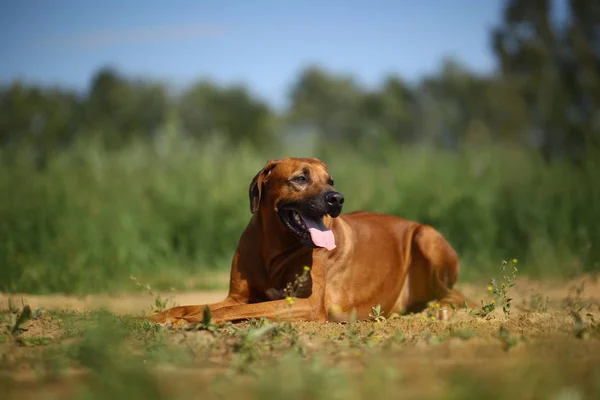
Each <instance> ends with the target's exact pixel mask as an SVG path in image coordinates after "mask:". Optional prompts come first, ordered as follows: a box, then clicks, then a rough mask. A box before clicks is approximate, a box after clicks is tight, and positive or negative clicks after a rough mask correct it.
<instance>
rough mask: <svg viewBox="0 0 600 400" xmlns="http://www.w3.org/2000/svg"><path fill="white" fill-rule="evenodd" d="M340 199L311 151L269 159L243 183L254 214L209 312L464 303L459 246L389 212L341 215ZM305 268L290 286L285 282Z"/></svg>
mask: <svg viewBox="0 0 600 400" xmlns="http://www.w3.org/2000/svg"><path fill="white" fill-rule="evenodd" d="M343 203H344V197H343V196H342V195H341V194H340V193H339V192H337V191H336V190H335V189H334V188H333V179H332V178H331V175H330V174H329V172H328V170H327V167H326V166H325V164H323V163H322V162H321V161H319V160H318V159H316V158H311V159H306V158H285V159H282V160H272V161H269V162H267V164H266V165H265V167H264V168H263V169H262V170H261V171H260V172H259V173H258V174H257V175H256V176H255V177H254V179H253V180H252V183H251V184H250V210H251V212H252V214H253V216H252V218H251V219H250V223H249V224H248V226H247V228H246V230H245V231H244V232H243V233H242V236H241V238H240V241H239V244H238V248H237V250H236V252H235V254H234V256H233V262H232V266H231V279H230V287H229V295H228V296H227V298H226V299H225V300H223V301H221V302H218V303H215V304H209V305H208V307H209V308H210V311H211V314H212V318H213V321H215V322H225V321H240V320H244V319H248V318H261V317H264V318H268V319H271V320H278V319H287V320H293V321H300V320H304V321H326V320H333V321H345V320H348V318H349V316H350V314H351V312H352V310H356V314H355V315H356V317H357V318H358V319H365V318H368V316H369V312H370V311H371V308H372V307H373V306H375V305H377V304H380V305H381V310H382V311H383V312H384V315H386V316H389V315H390V314H392V313H403V312H410V311H415V312H416V311H421V310H423V309H424V308H425V307H426V305H427V303H428V302H430V301H432V300H437V301H439V303H440V305H441V306H442V307H444V306H448V305H452V306H456V307H461V306H462V305H463V304H464V301H465V299H464V297H463V296H462V295H461V294H460V293H459V292H457V291H455V290H452V286H453V285H454V283H455V282H456V280H457V278H458V271H459V267H458V258H457V255H456V252H455V251H454V250H453V249H452V247H451V246H450V244H448V242H447V241H446V240H445V239H444V238H443V237H442V235H441V234H440V233H438V232H437V231H436V230H435V229H433V228H431V227H429V226H426V225H421V224H418V223H416V222H412V221H407V220H405V219H402V218H399V217H395V216H391V215H384V214H377V213H372V212H354V213H350V214H345V215H341V216H340V213H341V211H342V205H343ZM309 268H310V269H309ZM307 270H309V271H310V273H309V274H307V275H305V278H306V280H305V282H303V284H301V285H296V287H295V288H294V292H295V293H288V292H286V287H288V285H289V284H292V283H293V282H294V281H296V282H297V281H298V280H297V277H298V276H302V274H303V272H304V271H307ZM289 295H293V296H294V297H292V298H287V296H289ZM205 307H206V306H205V305H196V306H181V307H174V308H171V309H169V310H167V311H164V312H161V313H159V314H155V315H153V316H151V317H149V318H150V320H152V321H155V322H158V323H175V324H177V323H181V322H192V323H193V322H199V321H200V320H201V319H202V313H203V309H204V308H205ZM448 311H449V310H448ZM444 315H447V314H445V313H444V314H442V315H441V316H442V317H443V316H444Z"/></svg>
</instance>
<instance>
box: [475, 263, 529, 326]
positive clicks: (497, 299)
mask: <svg viewBox="0 0 600 400" xmlns="http://www.w3.org/2000/svg"><path fill="white" fill-rule="evenodd" d="M517 263H518V260H517V259H516V258H513V259H512V261H511V262H510V265H511V266H512V274H511V275H510V276H509V275H508V274H507V269H508V265H509V262H508V261H505V260H502V273H503V275H502V281H501V282H500V284H498V283H497V282H496V278H493V277H492V279H491V280H490V284H489V285H488V287H487V289H488V291H489V292H491V293H492V295H493V296H494V297H493V299H492V300H491V301H490V302H488V303H485V302H484V301H483V300H482V301H481V311H478V312H475V314H474V315H477V316H479V317H487V316H488V315H489V314H490V313H491V312H492V311H494V310H495V309H496V308H497V307H498V305H500V306H501V307H502V311H503V312H504V314H505V315H507V316H508V315H510V308H511V302H512V300H513V299H512V298H510V297H508V291H509V290H510V289H511V288H512V287H513V286H515V281H516V278H517V272H518V269H517Z"/></svg>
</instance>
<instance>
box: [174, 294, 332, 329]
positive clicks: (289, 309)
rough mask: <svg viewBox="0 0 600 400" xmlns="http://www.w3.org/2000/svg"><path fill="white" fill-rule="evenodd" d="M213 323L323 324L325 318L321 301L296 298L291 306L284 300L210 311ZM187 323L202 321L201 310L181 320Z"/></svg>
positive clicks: (231, 306)
mask: <svg viewBox="0 0 600 400" xmlns="http://www.w3.org/2000/svg"><path fill="white" fill-rule="evenodd" d="M211 314H212V319H213V321H214V322H215V323H223V322H228V321H241V320H245V319H250V318H266V319H269V320H272V321H320V322H325V321H326V320H327V316H326V314H325V312H324V307H323V305H322V302H321V301H317V300H316V299H314V298H307V299H299V298H296V299H294V301H293V304H290V303H289V302H288V301H286V300H275V301H265V302H262V303H252V304H235V305H226V306H221V307H219V308H217V309H215V310H213V309H211ZM182 319H183V320H185V321H186V322H188V323H196V322H199V321H201V320H202V310H198V312H196V313H193V314H188V315H185V316H184V317H183V318H182Z"/></svg>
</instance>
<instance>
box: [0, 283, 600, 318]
mask: <svg viewBox="0 0 600 400" xmlns="http://www.w3.org/2000/svg"><path fill="white" fill-rule="evenodd" d="M582 282H583V283H584V285H583V286H581V285H582ZM486 287H487V284H486V283H480V284H462V285H459V286H458V288H459V289H460V290H462V291H463V292H464V293H465V294H466V295H467V296H468V297H470V298H472V299H474V300H475V301H477V302H478V301H479V299H482V298H484V297H485V296H486V295H487V291H486ZM580 287H582V288H583V290H582V291H581V294H580V296H581V297H582V298H583V299H586V300H589V301H592V302H600V279H599V278H598V277H597V276H584V277H579V278H577V279H573V280H570V281H558V280H555V281H550V280H546V281H536V280H530V279H519V280H518V281H517V285H516V286H515V287H514V288H513V289H511V295H512V297H513V298H514V300H513V304H514V305H515V306H517V307H519V306H526V305H530V303H531V302H532V301H533V302H535V301H536V299H537V300H539V301H544V300H545V299H546V298H548V300H549V301H550V302H559V301H562V300H564V299H565V298H566V297H567V296H569V294H571V295H572V296H574V295H576V291H575V289H576V288H580ZM157 295H160V298H161V299H162V300H163V301H164V300H168V304H167V305H168V306H169V307H170V306H173V305H186V304H206V303H212V302H216V301H219V300H222V299H224V298H225V296H226V295H227V290H203V291H190V292H177V293H172V292H159V293H155V294H149V293H145V292H144V293H125V294H120V295H105V294H94V295H85V296H76V295H62V294H51V295H33V294H27V293H14V294H8V293H0V309H7V308H8V306H9V303H11V302H12V304H14V305H16V306H20V305H21V302H24V303H25V304H29V305H30V306H31V307H32V308H34V309H36V308H44V309H46V310H77V311H85V310H92V309H99V308H104V309H106V310H107V311H111V312H113V313H116V314H140V313H142V312H143V311H144V310H146V309H148V308H149V307H152V306H154V303H155V300H156V296H157Z"/></svg>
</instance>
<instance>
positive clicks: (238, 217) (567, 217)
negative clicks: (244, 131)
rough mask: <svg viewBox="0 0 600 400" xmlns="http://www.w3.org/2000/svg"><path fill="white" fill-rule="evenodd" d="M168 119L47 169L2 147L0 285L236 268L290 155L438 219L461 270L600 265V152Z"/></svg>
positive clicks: (59, 157) (381, 206) (367, 194)
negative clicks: (326, 140)
mask: <svg viewBox="0 0 600 400" xmlns="http://www.w3.org/2000/svg"><path fill="white" fill-rule="evenodd" d="M169 132H170V133H171V136H169V135H165V136H164V137H160V138H159V139H158V140H157V141H156V142H155V143H145V142H139V143H136V144H134V145H131V146H128V147H124V148H121V149H119V150H116V151H112V152H108V151H104V150H102V149H101V148H99V147H98V146H95V145H94V144H93V143H80V144H79V145H77V146H75V147H74V148H71V149H69V150H67V151H65V152H62V153H57V154H56V155H55V156H54V157H52V158H51V159H50V161H49V164H48V166H47V168H46V169H44V170H40V171H38V170H35V169H34V168H33V166H32V163H31V162H30V161H31V159H32V157H31V154H28V153H27V152H26V151H17V150H14V149H13V150H5V151H4V152H2V153H0V165H1V166H2V167H1V168H0V290H1V291H9V292H13V291H25V292H37V293H40V292H97V291H106V290H135V289H136V286H135V285H134V284H132V282H131V280H130V276H131V275H133V276H135V277H136V278H138V279H139V280H140V281H143V282H148V283H150V284H151V285H153V287H154V286H157V287H160V288H168V287H175V288H176V289H178V290H182V289H187V288H189V287H188V286H189V285H188V286H186V284H188V282H186V277H189V276H198V277H202V276H203V274H205V275H206V273H210V272H211V271H215V270H217V271H223V270H227V269H228V268H229V266H230V260H231V257H232V254H233V251H234V249H235V247H236V244H237V241H238V238H239V236H240V234H241V232H242V230H243V229H244V227H245V226H246V224H247V222H248V220H249V219H250V211H249V204H248V193H247V190H248V185H249V183H250V180H251V179H252V177H253V176H254V174H256V172H257V171H258V170H259V169H260V168H262V167H263V165H264V164H265V162H266V161H267V159H269V158H279V157H284V156H318V157H320V158H321V159H323V160H324V161H325V162H326V163H327V164H328V166H329V167H330V170H331V172H332V174H333V177H334V178H335V181H336V186H337V187H338V189H339V190H340V191H341V192H342V193H343V194H344V195H345V197H346V203H345V211H346V212H349V211H352V210H358V209H366V210H373V211H380V212H387V213H392V214H395V215H399V216H403V217H406V218H409V219H413V220H417V221H419V222H423V223H428V224H431V225H433V226H434V227H436V228H437V229H439V230H440V231H441V232H442V233H443V234H445V235H446V237H447V238H448V240H449V241H450V242H451V244H452V245H453V246H454V247H455V248H456V249H457V251H458V252H459V255H460V258H461V264H462V272H461V273H462V277H461V279H471V278H481V277H486V276H488V275H489V272H490V271H491V270H492V269H493V268H494V267H495V265H496V262H497V260H499V259H510V258H513V257H516V258H518V259H519V260H521V261H522V263H521V265H523V266H524V267H523V270H522V271H521V272H523V273H525V274H533V275H553V274H554V275H559V276H572V275H576V274H579V273H582V272H587V271H600V228H599V227H598V224H597V221H600V201H598V199H600V180H599V179H598V178H597V176H596V172H595V171H598V170H600V166H599V164H600V162H598V161H592V160H589V161H588V162H587V164H585V165H582V166H580V167H572V166H568V165H561V164H556V165H552V166H546V165H544V163H543V162H542V161H541V160H539V159H538V158H537V157H536V156H535V155H533V154H529V153H526V152H523V151H520V150H517V149H508V148H500V147H486V148H471V149H468V148H466V149H463V150H461V151H459V152H449V151H444V150H434V149H428V148H411V147H406V146H404V147H398V146H395V145H389V144H386V143H372V144H371V145H365V146H363V147H362V148H361V149H360V150H351V149H344V148H343V147H340V146H335V147H334V146H329V147H327V146H320V147H318V148H317V150H315V151H312V150H310V149H309V148H308V147H307V148H305V149H300V148H295V149H269V150H264V151H262V150H260V151H259V150H256V149H253V148H252V147H249V146H248V147H247V146H243V145H240V146H239V148H236V149H230V148H227V147H224V146H222V145H220V144H219V143H218V142H217V141H213V142H208V143H197V142H186V141H184V140H182V139H179V138H178V137H177V136H176V135H173V132H172V131H168V133H169ZM206 276H208V275H206ZM194 285H195V287H206V286H210V285H211V284H210V283H206V282H204V281H203V279H201V278H199V279H197V280H196V281H195V283H194Z"/></svg>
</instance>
